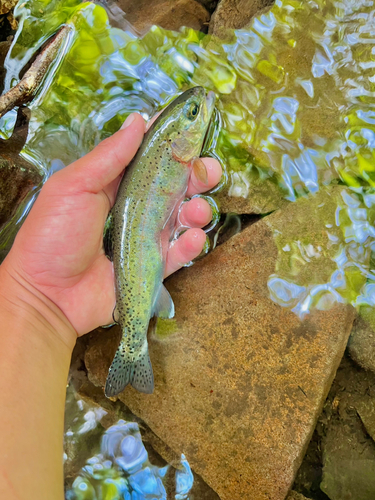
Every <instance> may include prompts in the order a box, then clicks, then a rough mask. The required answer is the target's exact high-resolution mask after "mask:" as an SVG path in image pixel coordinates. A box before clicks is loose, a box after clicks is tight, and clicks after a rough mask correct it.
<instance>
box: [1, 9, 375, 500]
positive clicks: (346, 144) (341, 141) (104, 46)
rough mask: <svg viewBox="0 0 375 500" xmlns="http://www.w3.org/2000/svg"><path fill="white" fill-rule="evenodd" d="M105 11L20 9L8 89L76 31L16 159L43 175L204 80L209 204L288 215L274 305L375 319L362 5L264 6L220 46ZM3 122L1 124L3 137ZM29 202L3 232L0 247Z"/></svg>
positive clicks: (373, 182) (369, 21)
mask: <svg viewBox="0 0 375 500" xmlns="http://www.w3.org/2000/svg"><path fill="white" fill-rule="evenodd" d="M116 12H117V11H116V10H115V9H113V8H112V12H111V5H109V7H107V10H105V9H104V7H103V6H101V5H99V4H94V3H81V2H80V1H79V0H65V1H64V2H60V1H59V0H39V1H36V0H28V1H25V2H23V3H19V5H18V6H17V8H16V11H15V14H16V15H17V16H18V17H19V19H20V24H19V29H18V31H17V34H16V37H15V40H14V42H13V48H12V50H11V51H10V53H9V55H8V57H7V59H6V68H7V74H6V81H5V90H8V89H9V88H10V87H11V86H12V85H14V84H15V83H16V82H17V81H18V79H19V74H20V72H21V70H22V68H23V67H24V66H25V64H26V63H27V61H29V59H30V58H31V56H32V55H33V54H34V53H35V52H36V51H37V50H38V49H39V48H40V47H41V45H42V44H43V43H44V42H45V41H46V40H47V39H48V37H49V36H51V35H52V34H53V33H54V32H56V30H57V29H58V27H59V26H60V25H61V24H63V23H69V24H71V26H72V27H73V30H72V33H71V36H70V37H69V39H68V40H67V41H66V43H65V46H64V47H63V48H62V50H61V51H60V54H59V57H58V58H57V59H56V62H55V64H54V66H53V67H52V68H51V70H50V72H49V73H48V76H47V77H46V79H45V81H44V84H43V86H42V88H41V90H40V92H39V93H38V96H37V98H36V99H35V100H34V101H33V102H32V104H31V105H30V110H31V118H30V124H29V134H28V139H27V142H26V145H25V147H24V149H23V152H22V155H23V156H24V157H25V158H26V159H27V160H28V161H30V162H31V163H33V164H34V165H36V166H37V167H38V169H39V170H40V171H41V173H42V174H43V178H44V180H46V179H47V178H48V176H49V175H51V173H53V172H54V171H55V170H57V169H59V168H63V167H64V165H67V164H69V163H70V162H72V161H74V160H75V159H77V158H79V157H81V156H82V155H84V154H85V153H87V152H88V151H90V150H91V149H92V148H93V147H94V146H95V145H96V144H97V143H98V142H100V141H101V140H102V139H103V138H105V137H107V136H109V135H111V134H112V133H113V132H114V131H116V130H117V129H118V128H119V127H120V125H121V124H122V122H123V121H124V119H125V118H126V117H127V115H128V114H129V113H131V112H133V111H138V112H140V113H141V114H142V115H143V116H144V117H145V118H146V119H148V118H150V117H151V116H152V115H153V114H154V113H155V112H157V111H158V110H159V109H161V108H162V107H164V106H165V105H166V104H167V103H168V102H169V101H170V100H171V99H172V98H173V97H175V96H176V95H177V94H178V93H179V92H180V91H181V90H183V89H185V88H187V87H190V86H193V85H203V86H204V87H205V88H206V89H207V90H213V91H214V92H215V93H216V95H217V97H218V100H217V114H216V119H215V123H214V124H213V130H212V134H211V139H210V141H209V143H207V144H206V151H205V153H206V154H208V155H213V156H215V157H217V158H218V159H219V160H220V161H221V163H222V165H223V168H224V172H225V173H224V175H223V178H222V181H221V183H220V184H219V186H218V187H217V188H215V189H214V190H213V191H212V192H211V193H208V195H207V198H208V199H209V200H210V202H211V204H212V206H213V207H216V206H217V205H216V201H215V200H216V198H217V195H219V197H218V198H219V199H220V193H223V192H224V193H226V194H227V196H228V199H227V202H226V205H227V206H229V209H227V210H226V211H229V212H230V211H231V210H230V207H231V203H232V206H233V207H235V206H237V205H236V203H237V201H238V200H239V199H241V200H242V201H243V203H242V205H241V206H242V207H243V210H242V211H243V212H244V213H257V214H261V215H267V213H269V212H271V211H273V210H276V209H281V210H285V211H287V210H290V211H291V214H292V215H293V216H292V217H291V218H290V220H291V223H290V224H289V225H283V226H282V227H281V226H280V227H275V226H274V227H273V231H274V238H275V242H276V245H277V247H278V249H279V256H278V260H277V264H276V268H275V272H274V274H273V275H272V276H270V277H269V281H268V287H269V292H270V296H271V298H272V299H273V300H274V301H275V302H276V303H278V304H280V305H281V306H284V307H289V308H291V309H293V310H294V311H295V313H296V314H298V315H300V316H301V317H303V316H305V315H306V314H308V313H309V311H311V310H312V309H313V308H318V309H328V308H330V307H331V306H332V305H334V304H335V303H337V302H341V303H350V304H352V305H354V306H355V307H357V308H359V310H360V312H361V313H362V314H363V315H365V316H366V317H367V319H368V320H369V321H370V322H372V323H373V325H374V326H375V316H374V315H373V310H374V309H373V306H374V304H375V266H374V258H375V254H374V250H375V225H374V219H375V76H374V67H375V19H374V17H375V7H374V2H373V1H372V0H355V1H354V0H345V1H339V0H315V1H313V0H308V1H305V2H296V1H294V0H285V1H280V0H277V1H276V3H275V5H274V6H273V8H272V9H271V10H269V11H268V12H267V13H265V14H263V15H260V16H259V17H256V18H254V20H253V21H252V23H251V25H250V26H249V27H248V28H246V29H241V30H236V31H234V32H232V33H230V34H229V35H228V39H227V40H225V41H222V40H219V39H215V38H214V37H210V36H208V35H204V34H202V33H200V32H196V31H194V30H192V29H188V28H183V29H181V30H180V32H170V31H166V30H163V29H161V28H159V27H152V28H151V29H150V30H149V31H148V32H147V33H145V34H143V35H142V36H141V35H139V34H137V33H136V32H135V31H134V30H133V29H132V28H131V26H129V25H128V23H127V22H126V20H125V18H123V17H121V16H120V17H119V15H118V12H117V14H116ZM114 18H116V19H115V20H116V26H117V27H113V26H112V25H111V22H112V21H113V19H114ZM112 24H113V23H112ZM15 116H16V112H15V111H14V112H9V113H8V114H7V115H5V116H4V117H3V118H2V119H1V120H0V133H1V136H2V137H4V138H7V137H9V136H10V134H11V132H12V129H13V125H14V122H15ZM35 194H36V191H35V190H34V191H32V192H30V195H29V197H28V198H27V200H26V201H25V202H23V204H22V205H21V206H20V207H19V208H18V212H17V213H16V215H15V216H14V217H13V218H12V220H10V221H9V222H8V223H7V224H6V225H5V226H4V227H3V228H2V229H1V233H0V245H1V247H2V249H7V248H9V246H10V245H11V242H12V238H13V237H14V234H15V231H16V230H17V229H18V227H19V225H20V224H21V223H22V220H23V218H24V216H25V214H26V213H27V211H28V209H29V208H30V206H31V204H32V202H33V199H34V198H33V197H34V196H35ZM228 200H229V201H228ZM216 210H217V211H220V203H219V206H218V208H217V209H216ZM232 211H235V210H234V209H232ZM217 220H218V218H216V219H215V223H216V222H217ZM228 220H229V221H230V220H231V219H227V221H228ZM232 220H234V223H233V224H230V223H229V225H230V226H231V228H232V229H233V225H234V226H236V225H237V223H238V220H237V219H232ZM209 229H210V231H211V235H212V231H214V232H215V231H216V229H215V228H214V229H212V227H211V228H209ZM215 241H216V238H215V237H212V238H211V247H212V246H213V242H215ZM233 265H236V264H235V263H233ZM103 456H104V455H103ZM95 460H96V459H95ZM100 460H101V459H100ZM95 463H99V462H95ZM100 463H101V464H102V465H103V467H104V466H105V465H104V462H103V463H102V462H100ZM94 465H95V464H92V466H93V467H94ZM94 468H95V467H94ZM90 470H91V469H90ZM158 474H159V473H158ZM155 477H159V478H161V476H160V474H159V476H157V474H156V476H155ZM155 481H157V480H156V479H155ZM82 491H83V490H82ZM79 498H85V499H86V498H94V497H91V496H84V495H83V493H82V496H81V497H79ZM103 498H104V497H103ZM105 498H107V497H105ZM108 498H117V497H115V496H113V497H111V496H108ZM126 498H128V497H126ZM129 498H130V497H129ZM131 498H132V499H133V497H131ZM134 498H137V497H134ZM147 498H148V497H147ZM152 498H154V497H152ZM176 498H177V497H176Z"/></svg>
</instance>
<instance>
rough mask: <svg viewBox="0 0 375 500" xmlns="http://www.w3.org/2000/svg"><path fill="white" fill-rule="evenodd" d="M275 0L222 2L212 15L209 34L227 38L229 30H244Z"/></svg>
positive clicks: (222, 0)
mask: <svg viewBox="0 0 375 500" xmlns="http://www.w3.org/2000/svg"><path fill="white" fill-rule="evenodd" d="M273 3H274V0H221V1H220V2H219V5H218V6H217V8H216V10H215V12H214V13H213V15H212V18H211V22H210V28H209V33H212V34H213V35H217V36H225V35H226V34H227V32H228V30H231V29H239V28H243V27H244V26H246V25H247V24H249V22H250V21H251V19H252V18H253V17H254V16H256V15H257V14H259V13H260V12H261V11H262V10H263V9H264V8H265V7H270V6H271V5H272V4H273Z"/></svg>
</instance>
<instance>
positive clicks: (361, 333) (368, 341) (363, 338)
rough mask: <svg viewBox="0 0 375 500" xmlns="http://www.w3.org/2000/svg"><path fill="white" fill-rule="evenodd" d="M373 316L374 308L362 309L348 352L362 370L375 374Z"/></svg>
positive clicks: (356, 321) (351, 335)
mask: <svg viewBox="0 0 375 500" xmlns="http://www.w3.org/2000/svg"><path fill="white" fill-rule="evenodd" d="M371 316H372V308H364V307H362V308H361V309H360V314H359V315H358V317H357V318H356V320H355V321H354V324H353V329H352V333H351V334H350V338H349V343H348V351H349V354H350V357H351V358H352V359H353V360H354V361H355V362H356V363H358V364H359V365H360V366H362V368H364V369H365V370H371V371H373V372H375V329H374V327H373V326H372V322H371Z"/></svg>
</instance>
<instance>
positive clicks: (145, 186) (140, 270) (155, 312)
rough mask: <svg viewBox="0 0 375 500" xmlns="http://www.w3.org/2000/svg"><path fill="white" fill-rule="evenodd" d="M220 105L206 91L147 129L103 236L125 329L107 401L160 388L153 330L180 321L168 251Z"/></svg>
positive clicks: (196, 90) (179, 101)
mask: <svg viewBox="0 0 375 500" xmlns="http://www.w3.org/2000/svg"><path fill="white" fill-rule="evenodd" d="M214 107H215V94H214V92H212V91H210V92H208V93H207V95H206V91H205V90H204V88H203V87H193V88H190V89H188V90H186V91H185V92H183V93H182V94H180V95H179V96H178V97H177V98H175V99H174V100H173V101H172V102H171V103H170V104H169V105H168V106H167V107H166V108H165V109H164V110H163V111H162V113H161V114H160V115H159V116H158V117H157V119H156V120H155V122H154V123H153V124H152V125H151V127H150V129H149V130H148V131H147V132H146V134H145V136H144V139H143V142H142V144H141V146H140V148H139V150H138V152H137V154H136V155H135V157H134V159H133V160H132V162H131V163H130V164H129V166H128V167H127V168H126V170H125V174H124V176H123V178H122V180H121V183H120V186H119V189H118V193H117V197H116V201H115V204H114V206H113V208H112V210H111V212H110V214H109V217H108V219H107V223H106V228H105V233H104V247H105V252H106V255H107V256H108V257H109V258H110V259H111V260H112V262H113V267H114V274H115V291H116V307H115V310H114V312H113V320H114V321H115V322H116V323H118V324H119V325H120V327H121V331H122V336H121V341H120V344H119V346H118V349H117V351H116V354H115V356H114V359H113V362H112V364H111V366H110V368H109V372H108V376H107V380H106V384H105V395H106V396H107V397H113V396H116V395H117V394H119V393H120V392H122V391H123V390H124V389H125V387H126V386H127V385H129V384H130V385H131V386H133V387H134V388H135V389H136V390H138V391H140V392H143V393H146V394H151V393H152V392H153V390H154V376H153V370H152V365H151V360H150V356H149V350H148V342H147V331H148V326H149V322H150V319H151V318H152V317H153V316H157V317H159V318H172V317H173V316H174V304H173V301H172V298H171V296H170V295H169V292H168V291H167V289H166V288H165V286H164V285H163V277H164V272H165V265H166V256H167V250H168V246H169V243H170V241H171V240H172V239H173V237H174V234H175V231H176V224H177V219H178V211H179V207H180V205H181V202H182V201H183V200H184V198H185V195H186V191H187V187H188V182H189V179H190V176H191V172H192V171H193V170H194V172H195V174H196V175H197V176H198V178H199V179H201V180H202V181H203V182H206V183H207V171H206V168H205V165H204V163H203V162H202V160H200V159H199V156H200V153H201V150H202V147H203V142H204V139H205V136H206V133H207V130H208V127H209V124H210V121H211V118H212V115H213V111H214Z"/></svg>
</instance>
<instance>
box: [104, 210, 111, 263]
mask: <svg viewBox="0 0 375 500" xmlns="http://www.w3.org/2000/svg"><path fill="white" fill-rule="evenodd" d="M112 227H113V216H112V212H109V214H108V217H107V220H106V221H105V224H104V231H103V246H104V253H105V254H106V256H107V257H108V259H109V260H110V261H112V260H113V238H112V234H113V231H112Z"/></svg>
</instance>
